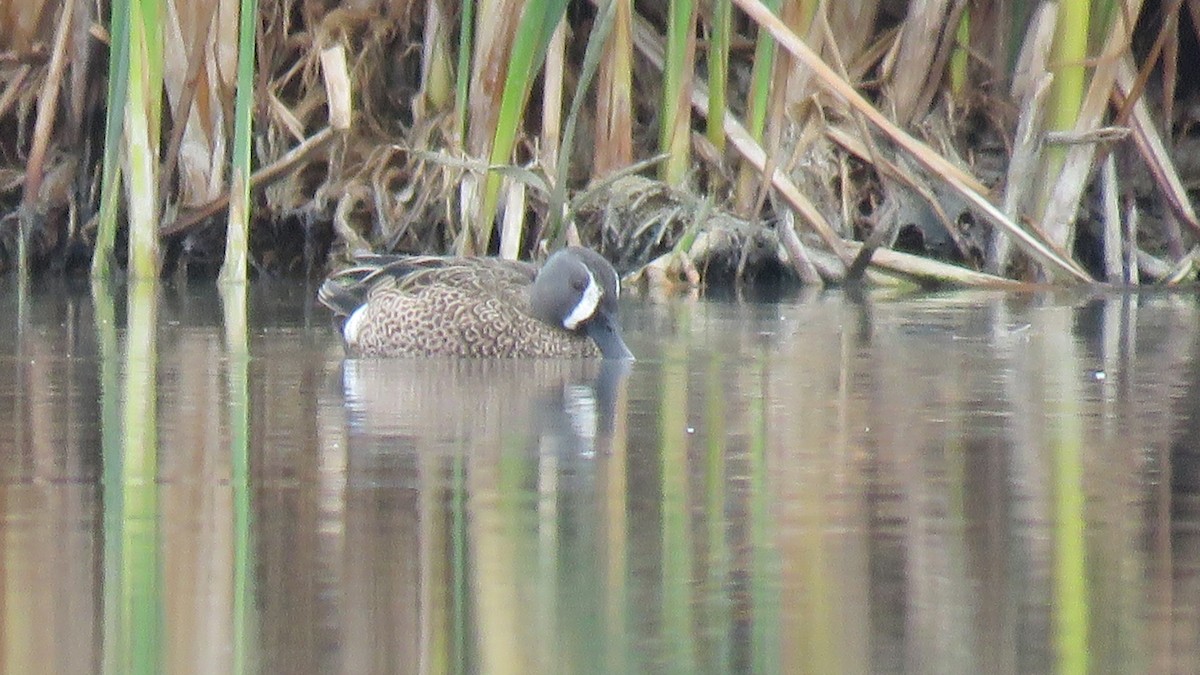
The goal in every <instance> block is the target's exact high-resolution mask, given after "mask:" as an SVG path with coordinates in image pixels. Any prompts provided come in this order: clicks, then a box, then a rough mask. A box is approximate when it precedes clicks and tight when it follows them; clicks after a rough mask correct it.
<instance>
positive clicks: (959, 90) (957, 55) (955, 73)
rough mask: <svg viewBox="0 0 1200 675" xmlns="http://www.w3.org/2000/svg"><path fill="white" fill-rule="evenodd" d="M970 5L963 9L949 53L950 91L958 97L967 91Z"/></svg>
mask: <svg viewBox="0 0 1200 675" xmlns="http://www.w3.org/2000/svg"><path fill="white" fill-rule="evenodd" d="M970 48H971V5H970V4H968V5H967V6H966V8H965V9H963V13H962V18H960V19H959V21H958V30H957V32H955V34H954V52H953V53H952V54H951V55H950V91H952V92H953V93H954V96H955V97H956V98H960V97H962V96H963V95H964V93H965V92H966V91H967V85H968V84H969V82H968V75H969V72H970V71H969V69H968V66H969V65H970V63H971V52H970Z"/></svg>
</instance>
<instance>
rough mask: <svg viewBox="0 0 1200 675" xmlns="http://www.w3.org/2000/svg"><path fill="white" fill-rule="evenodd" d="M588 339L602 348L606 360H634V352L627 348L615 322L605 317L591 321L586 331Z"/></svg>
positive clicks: (601, 351) (601, 352)
mask: <svg viewBox="0 0 1200 675" xmlns="http://www.w3.org/2000/svg"><path fill="white" fill-rule="evenodd" d="M585 330H586V331H587V335H588V337H590V338H591V339H592V341H593V342H595V343H596V346H598V347H600V354H601V355H603V356H604V358H606V359H628V360H633V352H631V351H629V347H627V346H625V340H624V339H623V338H622V337H621V329H620V327H619V326H617V325H616V324H615V323H614V322H612V321H609V320H608V319H606V318H604V317H597V319H596V320H593V321H589V322H588V323H587V327H586V329H585Z"/></svg>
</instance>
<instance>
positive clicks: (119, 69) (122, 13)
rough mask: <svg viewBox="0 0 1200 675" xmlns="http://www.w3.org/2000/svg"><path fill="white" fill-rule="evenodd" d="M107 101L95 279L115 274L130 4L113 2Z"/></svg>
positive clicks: (93, 256)
mask: <svg viewBox="0 0 1200 675" xmlns="http://www.w3.org/2000/svg"><path fill="white" fill-rule="evenodd" d="M109 22H110V28H109V30H110V32H111V33H112V35H111V40H110V41H109V55H108V101H107V105H105V120H104V160H103V171H102V173H101V178H100V217H99V221H98V224H97V229H96V245H95V249H94V251H93V253H92V278H98V277H108V276H109V275H110V274H111V272H112V263H113V253H114V249H115V247H116V240H117V201H118V199H119V198H120V192H119V191H120V182H121V163H120V161H119V160H120V157H121V135H122V133H123V129H124V121H125V115H124V113H125V106H126V101H125V99H126V97H127V96H128V92H129V0H114V1H113V3H112V11H111V14H110V19H109Z"/></svg>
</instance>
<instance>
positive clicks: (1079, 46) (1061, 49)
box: [1048, 0, 1091, 131]
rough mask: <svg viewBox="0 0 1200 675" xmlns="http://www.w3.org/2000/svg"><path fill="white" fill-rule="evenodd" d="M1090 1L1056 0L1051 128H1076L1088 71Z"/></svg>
mask: <svg viewBox="0 0 1200 675" xmlns="http://www.w3.org/2000/svg"><path fill="white" fill-rule="evenodd" d="M1090 5H1091V0H1062V1H1061V2H1059V3H1058V23H1057V24H1056V26H1055V36H1054V54H1053V56H1052V61H1053V63H1054V64H1056V66H1057V67H1056V70H1055V74H1054V85H1053V86H1054V89H1053V91H1052V92H1051V96H1052V97H1053V98H1052V102H1051V109H1050V114H1049V116H1048V119H1049V122H1050V125H1051V128H1052V129H1056V130H1060V131H1067V130H1070V129H1073V128H1074V127H1075V120H1076V118H1077V117H1078V115H1079V107H1080V105H1081V103H1082V102H1083V94H1084V85H1085V84H1086V79H1087V73H1086V71H1085V65H1084V64H1085V61H1086V59H1087V46H1088V30H1089V23H1090V14H1091V8H1090Z"/></svg>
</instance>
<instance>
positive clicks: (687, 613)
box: [659, 341, 698, 672]
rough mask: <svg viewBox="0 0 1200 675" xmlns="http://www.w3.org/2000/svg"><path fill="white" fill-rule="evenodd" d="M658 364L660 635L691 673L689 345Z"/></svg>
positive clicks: (672, 659) (672, 658)
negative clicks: (660, 564) (660, 447)
mask: <svg viewBox="0 0 1200 675" xmlns="http://www.w3.org/2000/svg"><path fill="white" fill-rule="evenodd" d="M664 357H665V358H664V361H663V365H662V392H663V395H662V404H661V407H660V409H659V419H660V420H661V432H660V433H661V437H660V440H659V442H660V443H661V445H662V450H661V452H662V506H661V513H662V544H661V546H662V598H661V601H660V602H661V603H662V608H661V612H662V628H661V630H662V635H663V644H664V645H669V646H670V651H668V652H667V653H666V654H665V655H666V656H667V657H668V662H669V663H671V664H673V665H674V666H675V667H676V668H678V671H677V672H695V671H696V670H698V669H697V668H696V665H697V664H696V663H695V660H694V659H695V655H696V650H695V644H694V642H693V636H694V635H695V633H694V632H693V630H692V627H693V625H694V619H695V617H694V614H693V609H692V608H693V607H694V606H695V601H696V598H695V597H694V595H693V588H692V584H691V578H692V570H691V556H692V537H691V533H692V522H691V517H690V509H689V507H690V505H691V498H690V495H689V494H688V468H689V463H688V436H687V432H686V431H685V430H686V429H687V426H688V369H687V365H688V362H687V345H685V344H683V343H682V342H678V341H677V342H676V343H675V344H671V345H670V346H669V347H668V348H667V351H666V353H665V354H664Z"/></svg>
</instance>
